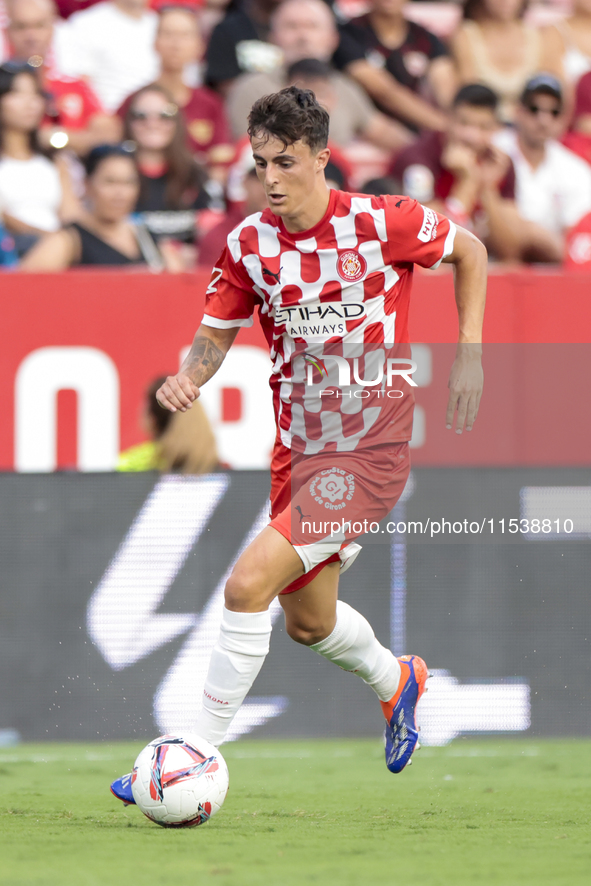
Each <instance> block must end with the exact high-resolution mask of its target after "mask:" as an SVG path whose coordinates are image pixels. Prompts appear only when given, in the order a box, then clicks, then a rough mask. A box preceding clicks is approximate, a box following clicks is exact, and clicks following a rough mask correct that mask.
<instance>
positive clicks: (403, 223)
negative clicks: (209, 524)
mask: <svg viewBox="0 0 591 886" xmlns="http://www.w3.org/2000/svg"><path fill="white" fill-rule="evenodd" d="M328 123H329V120H328V114H327V112H326V111H325V110H324V108H322V107H321V106H320V105H319V104H318V102H317V101H316V99H315V96H314V94H313V93H312V92H310V91H309V90H305V89H299V88H298V87H295V86H291V87H288V88H287V89H283V90H281V92H278V93H273V94H272V95H268V96H265V97H263V98H261V99H260V100H259V101H257V102H256V103H255V104H254V105H253V107H252V110H251V113H250V119H249V136H250V139H251V144H252V149H253V154H254V159H255V163H256V167H257V172H258V176H259V178H260V180H261V182H262V184H263V186H264V188H265V192H266V195H267V200H268V203H269V208H268V209H266V210H265V211H264V212H262V213H255V214H254V215H251V216H249V217H248V218H246V219H245V220H244V221H243V222H241V223H240V225H238V227H236V228H235V229H234V230H233V231H232V232H231V233H230V234H229V236H228V239H227V245H226V248H225V249H224V252H223V253H222V255H221V257H220V259H219V261H218V264H217V267H216V268H214V270H213V274H212V278H211V283H210V286H209V289H208V291H207V302H206V309H205V315H204V317H203V321H202V324H201V326H200V327H199V329H198V330H197V333H196V335H195V339H194V341H193V345H192V348H191V351H190V353H189V355H188V356H187V358H186V360H185V361H184V363H183V365H182V367H181V370H180V371H179V372H178V373H177V375H175V376H170V377H168V378H167V380H166V382H165V383H164V384H163V385H162V387H161V388H160V390H159V391H158V392H157V395H156V396H157V399H158V401H159V403H160V405H161V406H163V407H164V408H165V409H169V410H170V411H171V412H175V411H177V410H180V411H181V412H183V411H185V410H187V409H190V408H191V406H192V404H193V403H194V401H195V400H196V399H197V398H198V396H199V390H200V388H201V386H202V385H203V384H205V383H206V382H207V381H208V379H210V378H211V377H212V376H213V375H214V373H215V372H216V371H217V369H219V367H220V365H221V363H222V361H223V359H224V356H225V355H226V353H227V352H228V349H229V348H230V346H231V345H232V342H233V341H234V339H235V337H236V335H237V333H238V330H239V329H240V327H241V326H249V325H250V324H251V323H252V322H253V314H254V312H255V309H256V308H258V311H259V317H260V320H261V323H262V325H263V329H264V331H265V334H266V337H267V340H268V342H269V345H270V350H271V359H272V371H271V388H272V391H273V402H274V406H275V416H276V421H277V439H276V443H275V447H274V452H273V457H272V463H271V522H270V524H269V525H268V526H267V527H265V529H263V531H262V532H261V533H260V534H259V535H258V536H257V538H256V539H255V540H254V541H253V542H252V544H251V545H250V546H249V547H248V548H247V549H246V550H245V551H244V553H243V554H242V555H241V556H240V558H239V559H238V561H237V563H236V565H235V567H234V570H233V572H232V574H231V576H230V578H229V580H228V582H227V585H226V588H225V608H224V612H223V619H222V624H221V629H220V635H219V639H218V641H217V644H216V645H215V647H214V650H213V653H212V656H211V661H210V666H209V671H208V674H207V678H206V682H205V689H204V698H203V708H202V710H201V712H200V713H199V714H198V715H197V716H196V719H195V726H194V731H195V732H196V733H198V734H200V735H201V736H202V737H203V738H205V739H207V740H208V741H210V742H211V743H212V744H214V745H219V744H220V743H221V742H222V741H223V740H224V736H225V735H226V732H227V729H228V727H229V725H230V723H231V721H232V718H233V717H234V715H235V714H236V712H237V710H238V709H239V707H240V705H241V704H242V702H243V700H244V698H245V697H246V695H247V693H248V691H249V690H250V687H251V686H252V684H253V682H254V680H255V678H256V676H257V674H258V673H259V671H260V669H261V667H262V665H263V662H264V660H265V656H266V655H267V652H268V649H269V639H270V634H271V619H270V615H269V605H270V603H271V601H272V600H273V599H274V598H275V597H276V596H278V595H279V600H280V602H281V605H282V607H283V609H284V612H285V619H286V627H287V632H288V633H289V635H290V636H291V637H292V639H294V640H295V641H296V642H299V643H303V644H304V645H306V646H309V647H310V648H311V649H313V650H314V651H315V652H316V653H318V654H320V655H322V656H324V657H325V658H327V659H329V660H330V661H332V662H334V663H335V664H337V665H339V667H341V668H343V669H344V670H347V671H352V672H354V673H356V674H358V675H359V676H360V677H361V678H362V679H363V680H365V682H366V683H368V684H369V685H370V686H371V687H372V688H373V689H374V691H375V692H376V694H377V696H378V699H379V701H380V702H381V706H382V711H383V713H384V716H385V719H386V733H385V734H386V765H387V767H388V769H389V770H390V771H391V772H400V771H401V770H402V769H403V768H404V767H405V766H406V765H407V764H408V762H409V761H410V759H411V756H412V753H413V751H414V750H415V748H416V746H417V739H418V732H417V727H416V722H415V708H416V704H417V702H418V700H419V698H420V697H421V694H422V692H423V691H424V688H425V682H426V680H427V676H428V674H427V667H426V665H425V662H424V661H423V660H422V659H421V658H419V657H418V656H415V655H405V656H402V657H401V658H399V659H397V658H395V657H394V655H393V654H392V652H391V651H390V650H389V649H386V648H384V647H383V646H382V645H381V644H380V643H379V642H378V640H377V639H376V637H375V634H374V632H373V630H372V628H371V626H370V625H369V623H368V622H367V621H366V619H365V618H364V617H363V616H362V615H361V614H360V613H359V612H357V611H356V610H355V609H353V608H352V607H351V606H349V605H347V604H346V603H344V602H342V601H340V600H339V599H338V582H339V573H340V572H341V571H342V570H343V569H344V568H346V567H347V566H349V565H350V564H351V562H352V561H353V559H354V558H355V557H356V556H357V554H358V553H359V549H360V548H359V545H358V544H356V543H355V542H354V538H355V537H356V536H357V537H358V536H359V535H360V534H362V531H359V530H357V531H356V521H361V520H363V519H364V518H365V519H368V520H369V521H379V520H380V519H382V518H383V517H385V516H386V515H387V514H388V513H389V512H390V510H391V509H392V507H393V506H394V505H395V503H396V501H397V500H398V498H399V497H400V495H401V493H402V491H403V489H404V486H405V483H406V480H407V477H408V472H409V467H410V463H409V452H408V445H409V444H408V441H409V440H410V436H411V431H412V380H411V378H410V373H411V372H412V365H411V364H410V363H409V361H408V359H407V358H406V357H405V354H408V353H409V350H408V347H409V346H408V344H407V343H408V329H407V314H408V304H409V297H410V287H411V281H412V269H413V264H414V263H417V264H420V265H421V266H423V267H427V268H432V267H437V266H438V265H439V263H440V262H441V261H444V262H450V263H452V264H453V265H454V268H455V294H456V303H457V310H458V317H459V343H458V347H457V354H456V358H455V361H454V363H453V366H452V369H451V375H450V380H449V388H450V396H449V401H448V407H447V426H448V427H449V428H451V427H452V423H453V418H454V413H455V411H456V409H457V417H456V432H457V433H461V432H462V430H463V429H464V427H465V428H466V429H467V430H470V429H471V428H472V426H473V423H474V420H475V418H476V414H477V411H478V404H479V400H480V396H481V392H482V368H481V340H482V339H481V333H482V321H483V313H484V301H485V288H486V250H485V248H484V246H483V245H482V244H481V243H480V241H479V240H477V239H476V238H475V237H474V236H473V235H472V234H470V233H469V232H468V231H465V230H463V229H461V228H456V227H455V226H454V224H453V223H452V222H450V221H449V220H448V219H447V218H445V217H444V216H441V215H438V214H437V213H436V212H434V211H433V210H431V209H428V208H425V207H423V206H422V205H421V204H420V203H417V202H416V201H415V200H411V199H410V198H408V197H396V196H383V197H374V196H362V195H354V194H348V193H344V192H341V191H335V190H329V189H328V187H327V186H326V182H325V178H324V168H325V166H326V164H327V162H328V159H329V154H330V152H329V150H328V149H327V147H326V145H327V139H328ZM393 352H397V353H402V354H403V356H402V357H388V356H387V355H389V354H391V353H393ZM384 365H386V370H387V371H386V372H384ZM401 367H402V368H401ZM350 370H352V371H353V374H354V376H355V382H354V383H351V379H350ZM386 375H387V376H388V380H391V381H392V382H394V384H392V385H390V386H388V385H387V384H386ZM391 394H392V395H393V396H390V395H391ZM321 517H322V518H323V520H320V518H321ZM337 517H338V518H339V520H340V519H341V517H344V518H346V523H347V524H348V525H343V527H342V529H340V528H338V527H337V528H334V524H332V525H330V530H327V528H326V527H327V524H326V521H327V520H329V521H330V520H332V521H334V520H335V519H336V518H337ZM319 523H320V526H319ZM344 523H345V521H344ZM112 790H113V793H114V794H115V795H116V796H117V797H119V798H120V799H122V800H123V801H124V802H133V797H132V794H131V778H130V776H124V777H123V778H122V779H118V780H117V781H116V782H114V784H113V785H112Z"/></svg>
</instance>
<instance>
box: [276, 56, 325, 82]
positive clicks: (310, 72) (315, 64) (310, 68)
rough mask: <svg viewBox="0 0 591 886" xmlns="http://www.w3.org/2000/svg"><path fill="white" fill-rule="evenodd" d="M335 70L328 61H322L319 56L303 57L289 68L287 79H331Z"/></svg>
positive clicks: (293, 80)
mask: <svg viewBox="0 0 591 886" xmlns="http://www.w3.org/2000/svg"><path fill="white" fill-rule="evenodd" d="M332 74H333V70H332V68H331V66H330V65H329V64H328V62H323V61H320V59H319V58H301V59H300V60H299V61H297V62H294V63H293V64H291V65H290V66H289V68H288V69H287V79H288V80H289V82H290V83H295V81H296V80H330V79H331V78H332Z"/></svg>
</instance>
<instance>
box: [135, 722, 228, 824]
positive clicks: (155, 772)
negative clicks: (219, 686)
mask: <svg viewBox="0 0 591 886" xmlns="http://www.w3.org/2000/svg"><path fill="white" fill-rule="evenodd" d="M131 790H132V792H133V799H134V800H135V802H136V804H137V806H138V807H139V809H141V811H142V812H143V813H144V815H146V816H147V817H148V818H149V819H151V820H152V821H155V822H156V824H159V825H162V827H165V828H190V827H195V826H196V825H199V824H204V822H206V821H208V820H209V819H210V818H211V816H212V815H215V814H216V812H217V811H218V810H219V809H221V806H222V803H223V802H224V800H225V799H226V794H227V792H228V767H227V766H226V761H225V760H224V758H223V757H222V755H221V754H220V752H219V751H218V749H217V748H215V747H214V746H213V745H212V744H209V742H208V741H205V740H204V739H203V738H200V737H199V736H198V735H162V736H161V737H160V738H156V739H154V741H151V742H150V744H149V745H147V747H145V748H144V749H143V751H142V752H141V753H140V755H139V756H138V758H137V760H136V761H135V764H134V767H133V773H132V776H131Z"/></svg>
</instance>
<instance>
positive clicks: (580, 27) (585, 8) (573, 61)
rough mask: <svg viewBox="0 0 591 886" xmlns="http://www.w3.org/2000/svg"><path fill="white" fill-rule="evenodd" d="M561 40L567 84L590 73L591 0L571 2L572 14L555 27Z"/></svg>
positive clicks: (573, 0)
mask: <svg viewBox="0 0 591 886" xmlns="http://www.w3.org/2000/svg"><path fill="white" fill-rule="evenodd" d="M556 27H557V28H558V30H559V32H560V35H561V37H562V40H563V46H564V55H563V58H562V66H563V69H564V75H565V77H566V79H567V80H568V82H569V83H576V82H577V80H579V78H580V77H582V76H583V74H586V73H587V71H591V0H572V14H571V15H570V16H568V17H567V18H565V19H562V21H560V22H558V24H557V26H556Z"/></svg>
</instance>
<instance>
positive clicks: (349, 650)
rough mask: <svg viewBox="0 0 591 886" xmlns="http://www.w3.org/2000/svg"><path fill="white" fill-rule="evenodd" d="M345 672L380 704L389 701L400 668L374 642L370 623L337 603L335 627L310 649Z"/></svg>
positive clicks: (387, 653) (398, 677)
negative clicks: (363, 684) (356, 676)
mask: <svg viewBox="0 0 591 886" xmlns="http://www.w3.org/2000/svg"><path fill="white" fill-rule="evenodd" d="M310 649H313V650H314V652H318V653H319V654H320V655H323V656H324V657H325V658H328V659H329V660H330V661H333V662H334V663H335V664H337V665H338V666H339V667H340V668H343V670H345V671H353V672H354V673H356V674H359V676H360V677H361V678H362V680H365V682H366V683H368V684H369V685H370V686H371V687H372V689H373V690H374V692H375V693H376V694H377V696H378V698H379V699H380V701H390V699H391V698H392V696H393V695H394V693H395V692H396V690H397V689H398V683H399V681H400V665H399V664H398V661H397V660H396V658H395V657H394V655H393V654H392V653H391V652H390V650H389V649H386V648H385V647H384V646H382V644H381V643H379V642H378V640H377V639H376V635H375V634H374V632H373V629H372V627H371V625H370V623H369V622H368V621H367V619H365V618H364V617H363V616H362V615H361V613H360V612H357V611H356V610H355V609H353V608H352V607H351V606H349V605H348V604H347V603H343V601H342V600H338V601H337V623H336V625H335V629H334V631H333V632H332V634H330V635H329V636H328V637H326V639H325V640H321V641H320V643H314V645H313V646H310Z"/></svg>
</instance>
